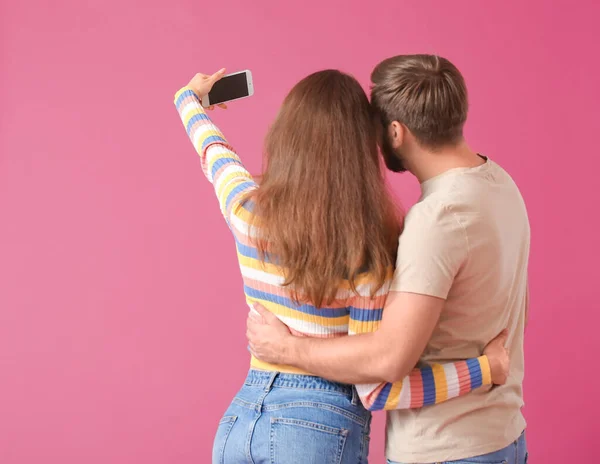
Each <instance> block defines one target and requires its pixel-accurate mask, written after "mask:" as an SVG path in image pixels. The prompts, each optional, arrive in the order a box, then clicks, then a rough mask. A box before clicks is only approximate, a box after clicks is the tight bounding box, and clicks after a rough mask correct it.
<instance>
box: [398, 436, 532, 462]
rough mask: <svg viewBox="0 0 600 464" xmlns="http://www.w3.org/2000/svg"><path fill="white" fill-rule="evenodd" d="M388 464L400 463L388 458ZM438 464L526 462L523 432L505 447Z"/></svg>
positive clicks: (525, 443) (525, 445) (525, 444)
mask: <svg viewBox="0 0 600 464" xmlns="http://www.w3.org/2000/svg"><path fill="white" fill-rule="evenodd" d="M388 464H402V463H399V462H394V461H390V460H388ZM439 464H527V442H526V440H525V432H523V433H522V434H521V436H520V437H519V438H518V439H517V440H515V441H514V442H513V443H511V444H510V445H508V446H507V447H506V448H504V449H501V450H498V451H494V452H493V453H489V454H484V455H481V456H476V457H474V458H467V459H459V460H458V461H446V462H443V463H439Z"/></svg>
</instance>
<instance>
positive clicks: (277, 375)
mask: <svg viewBox="0 0 600 464" xmlns="http://www.w3.org/2000/svg"><path fill="white" fill-rule="evenodd" d="M244 383H245V384H246V385H256V386H264V387H267V388H270V387H273V388H276V387H285V388H298V389H303V390H320V391H329V392H335V393H342V394H346V395H348V396H349V397H353V396H354V387H353V386H352V385H346V384H343V383H337V382H331V381H329V380H325V379H323V378H321V377H315V376H312V375H302V374H287V373H283V372H270V371H259V370H256V369H250V371H249V372H248V376H247V377H246V381H245V382H244Z"/></svg>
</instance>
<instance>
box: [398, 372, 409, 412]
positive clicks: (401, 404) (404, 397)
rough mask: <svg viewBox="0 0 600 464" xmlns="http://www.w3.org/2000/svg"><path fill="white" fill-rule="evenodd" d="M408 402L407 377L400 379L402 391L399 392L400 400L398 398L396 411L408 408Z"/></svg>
mask: <svg viewBox="0 0 600 464" xmlns="http://www.w3.org/2000/svg"><path fill="white" fill-rule="evenodd" d="M410 400H411V398H410V377H409V376H408V375H407V376H406V377H404V378H403V379H402V389H401V390H400V398H398V406H396V409H408V408H410Z"/></svg>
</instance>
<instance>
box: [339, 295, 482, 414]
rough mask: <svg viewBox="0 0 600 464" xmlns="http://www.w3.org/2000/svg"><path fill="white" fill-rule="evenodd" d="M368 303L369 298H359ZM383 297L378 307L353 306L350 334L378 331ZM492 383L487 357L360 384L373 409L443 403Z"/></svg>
mask: <svg viewBox="0 0 600 464" xmlns="http://www.w3.org/2000/svg"><path fill="white" fill-rule="evenodd" d="M359 300H362V302H364V303H367V301H366V299H365V298H359ZM384 300H385V299H384V298H383V299H375V300H371V301H376V302H377V301H379V302H380V303H379V304H377V305H376V306H378V307H377V308H372V309H364V308H367V307H368V306H369V305H368V304H364V303H363V304H359V305H357V306H359V307H352V308H350V323H349V334H350V335H354V334H359V333H367V332H374V331H376V330H377V329H378V328H379V323H380V321H381V316H382V313H383V302H384ZM491 384H492V374H491V370H490V364H489V361H488V358H487V356H480V357H478V358H471V359H467V360H464V361H457V362H450V363H444V364H431V365H428V366H424V367H421V368H415V369H413V370H412V371H411V372H410V374H409V375H407V376H406V377H405V378H404V379H402V380H399V381H397V382H394V383H389V382H383V383H379V384H377V383H374V384H363V385H356V390H357V392H358V395H359V397H360V399H361V401H362V403H363V404H364V406H365V408H367V409H369V410H370V411H379V410H392V409H413V408H421V407H423V406H428V405H432V404H438V403H442V402H444V401H447V400H449V399H451V398H456V397H458V396H462V395H465V394H467V393H469V392H470V391H472V390H475V389H476V388H479V387H481V386H483V385H491Z"/></svg>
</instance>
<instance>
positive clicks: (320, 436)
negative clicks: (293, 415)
mask: <svg viewBox="0 0 600 464" xmlns="http://www.w3.org/2000/svg"><path fill="white" fill-rule="evenodd" d="M347 437H348V430H346V429H341V428H335V427H329V426H327V425H323V424H317V423H315V422H309V421H305V420H300V419H285V418H273V419H271V436H270V448H271V450H270V452H271V464H306V463H309V462H311V463H312V462H318V463H319V464H341V462H342V453H343V451H344V445H345V443H346V438H347Z"/></svg>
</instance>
